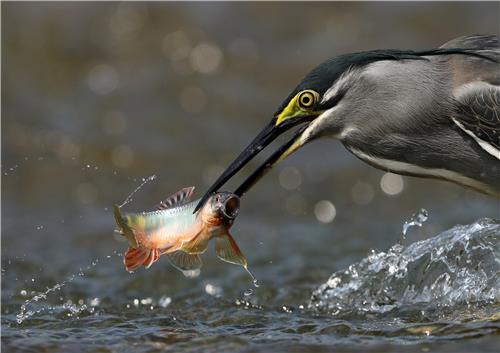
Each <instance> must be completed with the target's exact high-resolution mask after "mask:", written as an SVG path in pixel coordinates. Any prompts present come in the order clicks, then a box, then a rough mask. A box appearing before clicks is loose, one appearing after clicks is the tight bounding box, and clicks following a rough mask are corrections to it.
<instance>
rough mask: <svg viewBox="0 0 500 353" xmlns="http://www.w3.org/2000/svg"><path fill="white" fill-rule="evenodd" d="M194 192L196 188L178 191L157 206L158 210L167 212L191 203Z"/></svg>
mask: <svg viewBox="0 0 500 353" xmlns="http://www.w3.org/2000/svg"><path fill="white" fill-rule="evenodd" d="M193 192H194V186H191V187H189V188H184V189H182V190H179V191H177V192H176V193H175V194H173V195H172V196H169V197H167V198H166V199H165V200H163V201H161V202H160V203H159V204H158V205H156V207H155V208H156V209H157V210H166V209H168V208H173V207H175V206H179V205H182V204H185V203H186V202H189V200H190V199H191V196H192V195H193Z"/></svg>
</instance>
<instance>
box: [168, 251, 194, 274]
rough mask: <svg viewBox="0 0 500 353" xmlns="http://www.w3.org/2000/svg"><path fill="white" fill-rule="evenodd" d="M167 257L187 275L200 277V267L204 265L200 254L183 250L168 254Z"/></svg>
mask: <svg viewBox="0 0 500 353" xmlns="http://www.w3.org/2000/svg"><path fill="white" fill-rule="evenodd" d="M167 258H168V260H169V261H170V263H171V264H172V266H174V267H175V268H176V269H178V270H179V271H181V272H182V273H183V274H184V276H186V277H198V276H199V275H200V268H201V266H202V265H203V262H202V261H201V257H200V255H198V254H194V255H193V254H188V253H185V252H184V251H182V250H178V251H175V252H173V253H170V254H167Z"/></svg>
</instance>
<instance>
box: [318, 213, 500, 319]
mask: <svg viewBox="0 0 500 353" xmlns="http://www.w3.org/2000/svg"><path fill="white" fill-rule="evenodd" d="M499 271H500V221H494V220H491V219H482V220H479V221H477V222H475V223H473V224H470V225H466V226H455V227H453V228H452V229H449V230H447V231H445V232H443V233H441V234H439V235H437V236H435V237H433V238H429V239H426V240H423V241H419V242H416V243H413V244H411V245H409V246H407V247H402V246H401V245H399V246H397V247H396V249H394V247H393V248H391V249H389V250H388V251H387V252H373V253H372V254H370V255H369V256H368V257H367V258H365V259H363V260H361V261H360V262H359V263H356V264H353V265H351V266H349V267H348V268H347V269H346V270H343V271H338V272H336V273H334V274H333V275H332V276H331V277H330V279H329V280H328V281H327V282H326V283H325V284H323V285H322V286H321V287H319V288H318V289H317V290H316V291H315V292H314V293H313V295H312V297H311V300H310V303H309V307H310V308H314V309H318V310H322V311H328V312H330V313H331V314H333V315H335V316H337V317H338V316H342V315H347V316H348V315H362V316H366V315H368V314H370V315H373V314H383V315H388V313H389V312H398V313H399V314H398V315H402V311H406V312H414V313H418V315H420V316H422V317H423V318H426V319H428V318H430V317H431V316H433V315H436V316H437V317H438V318H443V317H444V315H446V313H453V315H460V313H463V312H464V311H465V310H472V309H471V308H472V307H474V305H480V306H481V307H482V308H484V307H491V305H488V303H493V305H494V306H495V307H497V306H496V305H497V304H498V303H499V302H500V277H499V276H498V272H499ZM495 303H496V305H495ZM394 309H397V310H395V311H393V310H394Z"/></svg>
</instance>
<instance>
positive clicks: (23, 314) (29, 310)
mask: <svg viewBox="0 0 500 353" xmlns="http://www.w3.org/2000/svg"><path fill="white" fill-rule="evenodd" d="M113 254H114V255H116V256H121V255H122V254H121V253H119V252H117V251H114V252H113ZM110 258H111V255H107V256H106V259H110ZM98 263H99V259H95V260H93V261H92V262H91V263H90V264H89V265H88V266H86V268H85V270H84V269H83V268H80V269H79V270H78V272H77V273H72V274H70V275H69V276H68V277H66V279H65V280H64V281H62V282H59V283H56V284H55V285H53V286H52V287H47V288H46V289H45V291H43V292H39V293H38V294H35V295H34V296H33V297H31V298H29V299H26V300H25V301H24V303H23V304H22V305H21V307H20V310H19V313H18V314H17V315H16V321H17V323H18V324H22V323H23V322H24V321H25V320H26V319H28V318H30V317H32V316H33V315H36V314H40V313H42V312H45V311H53V310H56V309H58V308H62V309H65V310H69V313H68V314H70V315H68V316H73V315H76V314H79V313H80V312H82V311H88V312H90V313H93V312H94V309H93V307H95V306H97V305H99V298H92V299H91V300H90V301H89V306H87V305H86V304H84V303H83V302H82V303H78V305H77V304H73V303H72V301H71V300H68V301H66V302H65V303H64V304H63V305H62V306H51V305H48V304H47V303H44V304H42V305H41V306H39V307H37V304H40V303H41V302H42V301H47V300H48V296H49V295H50V294H51V293H54V292H56V291H60V290H61V289H62V288H63V287H64V286H66V285H68V284H69V283H71V282H73V281H74V280H75V278H77V277H83V276H85V275H86V272H85V271H88V270H90V269H92V268H93V267H95V266H97V264H98ZM32 282H34V281H33V280H32ZM23 294H24V295H23ZM26 294H27V291H26V290H22V291H21V295H23V296H25V295H26Z"/></svg>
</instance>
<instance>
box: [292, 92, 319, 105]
mask: <svg viewBox="0 0 500 353" xmlns="http://www.w3.org/2000/svg"><path fill="white" fill-rule="evenodd" d="M317 97H318V93H316V92H314V91H312V90H305V91H302V92H300V93H299V95H298V97H297V102H298V104H299V107H300V108H302V109H310V108H312V107H313V106H314V105H315V104H316V100H317Z"/></svg>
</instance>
